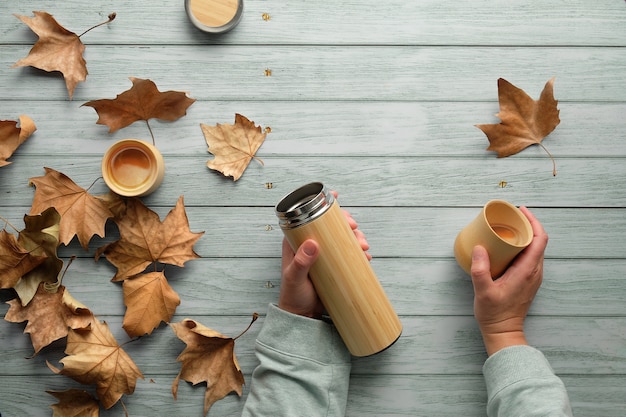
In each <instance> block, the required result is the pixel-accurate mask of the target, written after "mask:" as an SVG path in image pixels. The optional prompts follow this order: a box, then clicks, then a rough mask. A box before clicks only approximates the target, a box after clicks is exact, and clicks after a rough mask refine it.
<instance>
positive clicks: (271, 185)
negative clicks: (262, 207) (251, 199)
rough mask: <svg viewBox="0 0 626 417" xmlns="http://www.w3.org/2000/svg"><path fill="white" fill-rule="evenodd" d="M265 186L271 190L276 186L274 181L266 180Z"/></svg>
mask: <svg viewBox="0 0 626 417" xmlns="http://www.w3.org/2000/svg"><path fill="white" fill-rule="evenodd" d="M265 188H267V189H268V190H271V189H272V188H274V183H273V182H266V183H265Z"/></svg>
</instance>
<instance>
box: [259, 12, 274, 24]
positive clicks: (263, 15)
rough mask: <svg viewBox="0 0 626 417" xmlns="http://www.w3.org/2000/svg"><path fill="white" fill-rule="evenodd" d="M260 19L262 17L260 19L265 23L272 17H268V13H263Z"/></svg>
mask: <svg viewBox="0 0 626 417" xmlns="http://www.w3.org/2000/svg"><path fill="white" fill-rule="evenodd" d="M261 17H262V18H263V20H265V21H266V22H267V21H268V20H270V19H271V18H272V16H270V15H269V13H263V14H262V15H261Z"/></svg>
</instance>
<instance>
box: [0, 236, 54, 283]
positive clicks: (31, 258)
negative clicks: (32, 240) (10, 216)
mask: <svg viewBox="0 0 626 417" xmlns="http://www.w3.org/2000/svg"><path fill="white" fill-rule="evenodd" d="M45 260H46V257H45V256H35V255H32V254H31V253H30V252H29V251H28V250H26V249H24V248H23V247H22V246H21V245H20V244H19V243H18V242H17V240H16V239H15V236H13V235H12V234H11V233H8V232H7V231H6V230H0V288H13V287H15V284H17V282H18V281H19V280H20V278H21V277H22V276H23V275H24V274H26V273H28V272H29V271H31V270H33V269H34V268H35V267H37V266H38V265H40V264H41V263H42V262H43V261H45Z"/></svg>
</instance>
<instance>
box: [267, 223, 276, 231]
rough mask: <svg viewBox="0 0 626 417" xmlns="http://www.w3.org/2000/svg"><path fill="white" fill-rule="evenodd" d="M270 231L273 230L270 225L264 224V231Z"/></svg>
mask: <svg viewBox="0 0 626 417" xmlns="http://www.w3.org/2000/svg"><path fill="white" fill-rule="evenodd" d="M270 230H274V228H273V227H272V225H271V224H266V225H265V231H266V232H269V231H270Z"/></svg>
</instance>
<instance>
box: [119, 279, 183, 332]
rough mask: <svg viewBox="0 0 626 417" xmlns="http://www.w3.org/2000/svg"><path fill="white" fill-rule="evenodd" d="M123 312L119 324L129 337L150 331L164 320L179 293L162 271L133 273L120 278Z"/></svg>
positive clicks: (168, 319) (178, 301)
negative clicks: (122, 282)
mask: <svg viewBox="0 0 626 417" xmlns="http://www.w3.org/2000/svg"><path fill="white" fill-rule="evenodd" d="M124 304H125V305H126V314H125V315H124V323H123V324H122V327H123V328H124V330H126V333H127V334H128V335H129V336H130V337H135V336H143V335H145V334H150V333H152V331H153V330H154V329H156V328H157V327H158V326H159V324H160V323H161V322H162V321H164V322H166V323H168V322H169V321H170V320H171V319H172V316H173V315H174V313H175V312H176V307H178V305H179V304H180V297H179V296H178V294H176V291H174V290H173V289H172V287H171V286H170V285H169V284H168V282H167V279H166V278H165V275H164V274H163V272H162V271H160V272H149V273H147V274H140V275H136V276H135V277H133V278H130V279H126V280H124Z"/></svg>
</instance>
